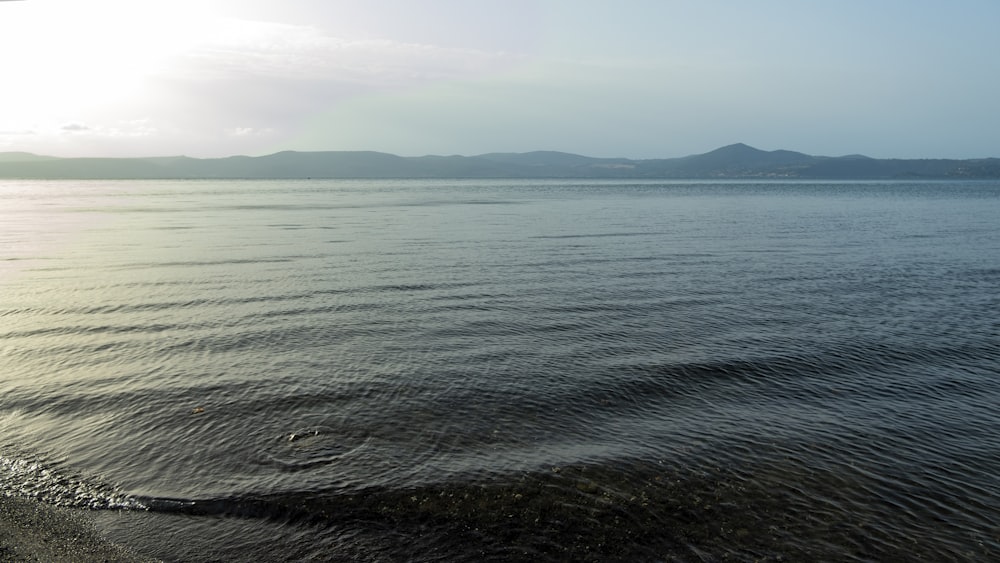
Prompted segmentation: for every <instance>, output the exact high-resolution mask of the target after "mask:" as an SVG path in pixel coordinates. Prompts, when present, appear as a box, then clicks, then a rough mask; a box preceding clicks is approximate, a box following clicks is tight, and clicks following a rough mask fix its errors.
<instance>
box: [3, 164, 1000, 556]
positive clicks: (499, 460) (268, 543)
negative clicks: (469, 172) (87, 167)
mask: <svg viewBox="0 0 1000 563" xmlns="http://www.w3.org/2000/svg"><path fill="white" fill-rule="evenodd" d="M0 209H2V216H0V217H2V220H0V296H2V297H0V385H2V389H3V395H2V400H0V424H2V427H3V436H2V437H3V439H2V441H0V487H2V490H0V494H7V495H18V496H29V497H33V498H38V499H40V500H42V501H43V502H46V503H50V504H59V505H66V506H74V507H78V508H80V509H85V510H88V511H90V512H89V514H90V515H91V516H92V517H93V518H94V520H95V521H96V523H97V525H98V527H99V529H100V530H101V531H102V532H103V533H105V534H106V535H107V536H108V537H109V538H111V539H114V540H116V541H120V542H122V543H124V544H126V545H129V546H132V547H134V548H135V549H136V550H137V551H139V552H140V553H144V554H147V555H151V556H154V557H157V558H162V559H164V560H170V561H198V560H202V561H209V560H247V559H256V560H301V559H308V558H316V559H320V560H362V561H385V560H416V561H429V560H441V559H443V560H469V561H472V560H595V561H607V560H629V561H662V560H667V561H715V560H724V559H732V560H740V561H754V560H887V559H889V560H891V559H896V560H915V559H919V558H923V559H925V560H969V561H972V560H987V559H991V558H996V557H997V556H998V554H1000V527H998V526H997V522H1000V498H998V495H997V491H998V490H1000V483H998V478H997V475H1000V438H998V436H1000V415H998V412H997V409H996V405H997V404H1000V379H998V377H1000V360H998V358H1000V322H998V320H997V316H996V311H997V310H998V309H1000V297H998V295H1000V221H998V220H997V219H998V218H1000V184H997V183H996V182H981V183H974V182H969V183H957V182H927V183H907V182H889V183H864V182H859V183H814V184H809V183H764V182H753V183H737V182H733V183H712V182H699V183H663V182H647V183H622V182H573V181H527V180H526V181H256V182H245V181H163V182H156V181H142V182H134V181H120V182H69V181H67V182H4V183H2V184H0Z"/></svg>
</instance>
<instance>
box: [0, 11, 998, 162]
mask: <svg viewBox="0 0 1000 563" xmlns="http://www.w3.org/2000/svg"><path fill="white" fill-rule="evenodd" d="M997 22H1000V2H997V1H996V0H955V1H953V2H937V1H934V2H932V1H925V0H838V1H837V2H830V1H825V0H757V1H753V2H749V1H745V0H728V1H726V0H698V1H695V0H691V1H680V0H676V1H675V0H649V1H644V0H616V1H612V0H605V1H594V0H534V1H532V0H419V1H418V0H281V1H280V2H279V1H276V0H162V1H161V0H143V1H136V0H16V1H10V0H0V73H2V74H0V76H2V79H0V80H2V82H0V151H28V152H34V153H37V154H45V155H52V156H65V157H76V156H167V155H181V154H184V155H188V156H194V157H219V156H228V155H234V154H246V155H252V156H256V155H263V154H270V153H273V152H278V151H282V150H298V151H320V150H375V151H383V152H390V153H394V154H399V155H404V156H419V155H425V154H441V155H450V154H462V155H474V154H482V153H487V152H526V151H532V150H557V151H565V152H572V153H577V154H584V155H588V156H605V157H627V158H670V157H678V156H685V155H689V154H697V153H702V152H707V151H709V150H712V149H715V148H717V147H720V146H724V145H728V144H732V143H737V142H743V143H747V144H749V145H752V146H755V147H757V148H761V149H764V150H775V149H788V150H797V151H801V152H805V153H808V154H815V155H827V156H839V155H844V154H856V153H860V154H866V155H868V156H872V157H877V158H935V157H941V158H981V157H989V156H996V157H1000V57H998V56H997V54H998V53H1000V33H997V32H996V26H997Z"/></svg>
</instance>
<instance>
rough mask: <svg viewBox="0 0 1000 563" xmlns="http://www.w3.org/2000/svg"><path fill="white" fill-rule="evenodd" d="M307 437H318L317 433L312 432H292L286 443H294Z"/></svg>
mask: <svg viewBox="0 0 1000 563" xmlns="http://www.w3.org/2000/svg"><path fill="white" fill-rule="evenodd" d="M309 436H319V431H318V430H313V431H311V432H292V433H291V434H289V435H288V441H289V442H295V441H298V440H301V439H302V438H308V437H309Z"/></svg>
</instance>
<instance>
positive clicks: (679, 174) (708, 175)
mask: <svg viewBox="0 0 1000 563" xmlns="http://www.w3.org/2000/svg"><path fill="white" fill-rule="evenodd" d="M0 178H52V179H55V178H75V179H115V178H119V179H126V178H136V179H147V178H148V179H154V178H164V179H167V178H260V179H268V178H270V179H281V178H610V179H614V178H618V179H629V178H632V179H752V178H787V179H827V180H831V179H948V178H967V179H976V178H984V179H985V178H1000V158H984V159H970V160H948V159H921V160H912V159H911V160H905V159H875V158H869V157H867V156H863V155H857V154H853V155H848V156H839V157H829V156H811V155H808V154H803V153H800V152H794V151H787V150H776V151H763V150H760V149H756V148H754V147H751V146H748V145H745V144H742V143H737V144H734V145H729V146H725V147H721V148H718V149H716V150H713V151H710V152H707V153H704V154H696V155H691V156H686V157H682V158H663V159H646V160H631V159H627V158H592V157H588V156H581V155H577V154H569V153H563V152H554V151H535V152H526V153H488V154H481V155H476V156H458V155H452V156H434V155H429V156H420V157H402V156H396V155H393V154H387V153H380V152H372V151H327V152H295V151H285V152H279V153H275V154H270V155H267V156H258V157H249V156H230V157H226V158H190V157H185V156H168V157H155V158H55V157H48V156H39V155H34V154H30V153H24V152H8V153H0Z"/></svg>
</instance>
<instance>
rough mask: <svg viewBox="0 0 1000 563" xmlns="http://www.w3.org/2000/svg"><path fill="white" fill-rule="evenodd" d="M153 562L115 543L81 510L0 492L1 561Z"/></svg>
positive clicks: (53, 562) (58, 562)
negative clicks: (104, 535) (100, 532)
mask: <svg viewBox="0 0 1000 563" xmlns="http://www.w3.org/2000/svg"><path fill="white" fill-rule="evenodd" d="M8 561H11V562H13V561H18V562H21V561H38V562H45V563H50V562H51V563H60V562H67V563H69V562H73V563H78V562H84V563H89V562H96V561H121V562H139V561H142V562H152V561H155V559H150V558H145V557H141V556H139V555H137V554H134V553H132V552H130V551H129V550H128V549H126V548H124V547H122V546H120V545H117V544H114V543H111V542H109V541H107V540H106V539H104V538H102V537H101V536H100V534H98V533H97V531H96V529H95V528H94V526H93V525H92V524H91V522H90V521H89V520H88V519H87V518H86V514H85V513H84V512H81V511H79V510H74V509H68V508H57V507H53V506H49V505H45V504H42V503H39V502H36V501H32V500H27V499H22V498H15V497H4V496H0V562H8Z"/></svg>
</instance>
